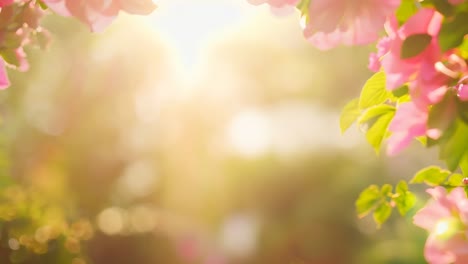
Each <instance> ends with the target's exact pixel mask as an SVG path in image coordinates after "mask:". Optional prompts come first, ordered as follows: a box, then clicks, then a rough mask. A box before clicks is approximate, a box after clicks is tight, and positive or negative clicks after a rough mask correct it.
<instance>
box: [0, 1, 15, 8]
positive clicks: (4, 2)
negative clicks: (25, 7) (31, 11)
mask: <svg viewBox="0 0 468 264" xmlns="http://www.w3.org/2000/svg"><path fill="white" fill-rule="evenodd" d="M13 2H14V0H0V7H4V6H7V5H11V4H13Z"/></svg>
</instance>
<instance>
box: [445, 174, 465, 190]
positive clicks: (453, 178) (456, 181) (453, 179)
mask: <svg viewBox="0 0 468 264" xmlns="http://www.w3.org/2000/svg"><path fill="white" fill-rule="evenodd" d="M463 178H464V177H463V175H461V174H459V173H454V174H452V175H450V177H449V179H448V180H447V181H446V182H445V185H448V186H447V187H448V188H450V187H458V186H463Z"/></svg>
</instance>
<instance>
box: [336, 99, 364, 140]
mask: <svg viewBox="0 0 468 264" xmlns="http://www.w3.org/2000/svg"><path fill="white" fill-rule="evenodd" d="M360 115H361V111H360V110H359V98H356V99H353V100H352V101H351V102H349V103H347V104H346V105H345V107H344V108H343V111H342V112H341V116H340V129H341V133H344V132H345V131H346V130H348V128H349V127H351V125H352V124H353V123H354V122H355V121H356V120H357V119H358V117H359V116H360Z"/></svg>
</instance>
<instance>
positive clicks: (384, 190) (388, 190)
mask: <svg viewBox="0 0 468 264" xmlns="http://www.w3.org/2000/svg"><path fill="white" fill-rule="evenodd" d="M392 190H393V186H392V185H390V184H384V185H382V187H381V188H380V194H381V195H382V197H386V196H389V195H391V194H392Z"/></svg>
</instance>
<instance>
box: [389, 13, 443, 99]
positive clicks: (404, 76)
mask: <svg viewBox="0 0 468 264" xmlns="http://www.w3.org/2000/svg"><path fill="white" fill-rule="evenodd" d="M442 19H443V16H442V15H441V14H440V13H438V12H436V11H435V10H433V9H429V8H423V9H421V10H419V11H418V13H416V14H415V15H413V16H412V17H411V18H410V19H408V21H407V22H406V23H405V24H404V25H403V26H402V27H401V28H399V29H398V23H397V21H396V18H395V17H392V18H391V19H390V21H389V23H388V24H387V26H386V28H387V33H388V35H389V36H388V37H389V38H390V40H388V39H384V41H390V43H389V49H388V52H387V53H386V54H385V55H383V56H382V58H381V59H382V61H381V63H382V67H383V70H384V71H385V74H386V77H387V89H389V90H394V89H397V88H399V87H400V86H401V85H403V84H404V83H406V82H408V81H411V80H412V79H411V78H414V76H416V75H417V74H420V73H421V72H422V74H425V75H424V76H423V78H424V79H428V77H427V76H428V75H429V74H426V73H425V71H429V72H431V73H432V71H433V69H434V64H435V63H436V62H437V61H439V60H440V59H441V57H442V56H441V52H440V48H439V44H438V41H437V35H438V34H439V30H440V26H441V23H442ZM415 34H427V35H429V36H431V37H432V39H431V41H430V43H429V45H428V46H427V47H426V48H425V49H424V50H423V51H422V52H421V53H420V54H418V55H416V56H414V57H411V58H407V59H402V58H401V51H402V46H403V42H404V40H405V39H406V38H408V37H409V36H411V35H415Z"/></svg>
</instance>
